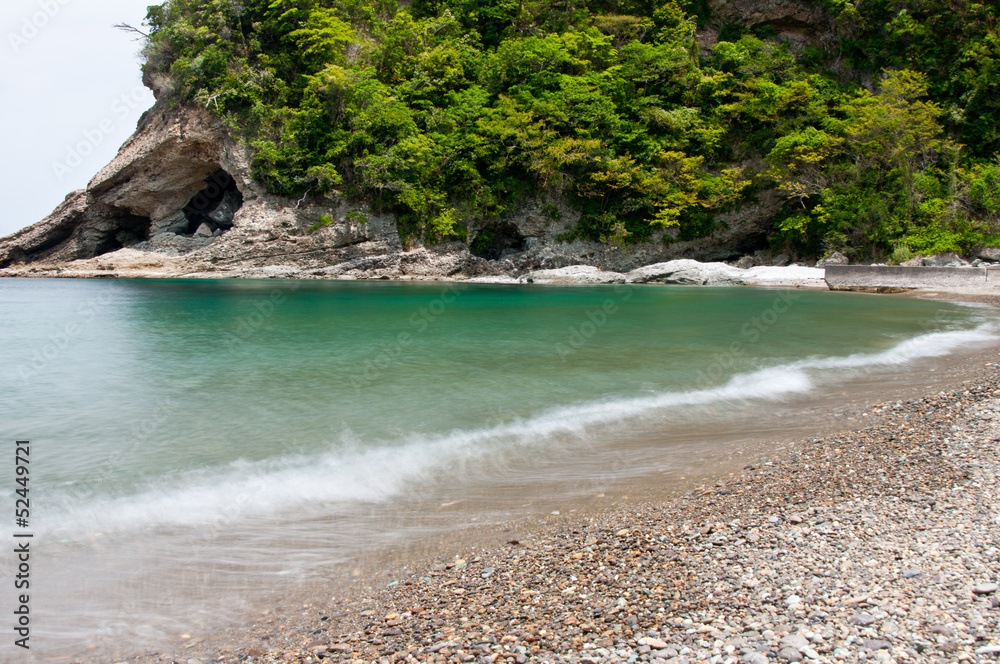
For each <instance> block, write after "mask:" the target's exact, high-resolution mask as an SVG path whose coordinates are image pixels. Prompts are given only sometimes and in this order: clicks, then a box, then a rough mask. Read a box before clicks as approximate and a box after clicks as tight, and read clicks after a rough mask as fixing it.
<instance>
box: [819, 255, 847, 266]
mask: <svg viewBox="0 0 1000 664" xmlns="http://www.w3.org/2000/svg"><path fill="white" fill-rule="evenodd" d="M850 264H851V259H850V258H848V257H847V256H845V255H844V254H842V253H840V252H839V251H835V252H833V253H832V254H827V255H826V256H824V257H823V258H821V259H819V260H818V261H817V262H816V267H826V266H827V265H850Z"/></svg>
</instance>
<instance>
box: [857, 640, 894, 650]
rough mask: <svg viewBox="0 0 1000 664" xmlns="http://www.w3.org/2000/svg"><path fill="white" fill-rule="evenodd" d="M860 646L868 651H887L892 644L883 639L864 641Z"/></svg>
mask: <svg viewBox="0 0 1000 664" xmlns="http://www.w3.org/2000/svg"><path fill="white" fill-rule="evenodd" d="M862 645H864V647H865V648H868V649H869V650H889V649H891V648H892V644H891V643H889V642H888V641H886V640H885V639H865V640H864V642H863V643H862Z"/></svg>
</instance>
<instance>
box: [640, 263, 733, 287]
mask: <svg viewBox="0 0 1000 664" xmlns="http://www.w3.org/2000/svg"><path fill="white" fill-rule="evenodd" d="M743 274H744V270H741V269H740V268H738V267H733V266H732V265H726V264H725V263H699V262H698V261H695V260H690V259H687V258H682V259H679V260H675V261H667V262H666V263H656V264H654V265H646V266H645V267H640V268H637V269H635V270H632V271H631V272H629V273H628V274H627V275H626V280H627V281H628V282H629V283H635V284H645V283H661V284H684V285H698V286H741V285H743V284H744V281H743Z"/></svg>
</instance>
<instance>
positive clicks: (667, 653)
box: [650, 646, 677, 659]
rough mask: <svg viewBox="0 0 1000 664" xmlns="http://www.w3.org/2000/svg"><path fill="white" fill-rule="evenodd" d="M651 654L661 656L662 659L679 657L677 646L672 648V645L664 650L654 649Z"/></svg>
mask: <svg viewBox="0 0 1000 664" xmlns="http://www.w3.org/2000/svg"><path fill="white" fill-rule="evenodd" d="M650 656H652V657H659V658H661V659H670V658H671V657H677V649H676V648H672V647H670V646H667V647H666V648H663V649H662V650H655V651H653V652H652V653H651V654H650Z"/></svg>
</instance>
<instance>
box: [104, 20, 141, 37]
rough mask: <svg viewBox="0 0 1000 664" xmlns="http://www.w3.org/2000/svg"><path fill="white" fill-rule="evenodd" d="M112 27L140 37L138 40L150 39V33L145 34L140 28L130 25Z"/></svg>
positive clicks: (121, 24) (119, 24)
mask: <svg viewBox="0 0 1000 664" xmlns="http://www.w3.org/2000/svg"><path fill="white" fill-rule="evenodd" d="M111 27H113V28H118V29H119V30H121V31H123V32H130V33H133V34H137V35H139V36H138V37H136V39H143V38H145V39H149V33H148V32H143V31H142V30H140V29H139V28H137V27H135V26H134V25H129V24H128V23H115V24H114V25H113V26H111Z"/></svg>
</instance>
